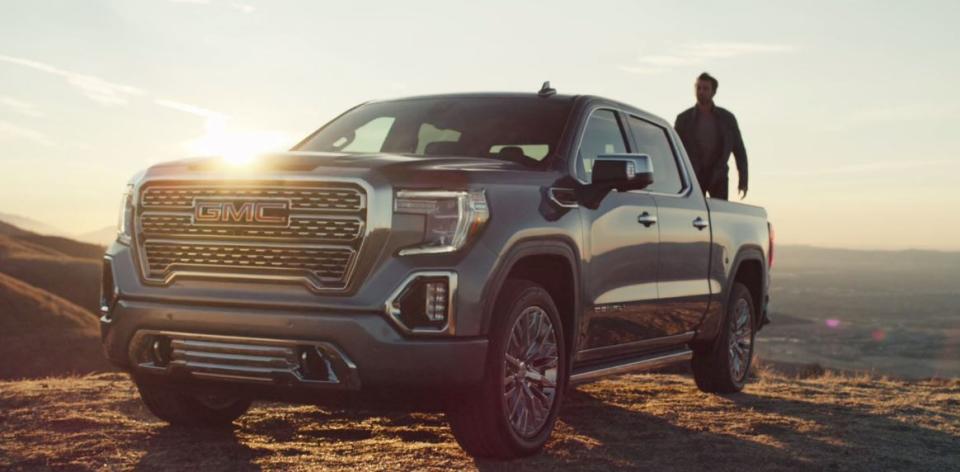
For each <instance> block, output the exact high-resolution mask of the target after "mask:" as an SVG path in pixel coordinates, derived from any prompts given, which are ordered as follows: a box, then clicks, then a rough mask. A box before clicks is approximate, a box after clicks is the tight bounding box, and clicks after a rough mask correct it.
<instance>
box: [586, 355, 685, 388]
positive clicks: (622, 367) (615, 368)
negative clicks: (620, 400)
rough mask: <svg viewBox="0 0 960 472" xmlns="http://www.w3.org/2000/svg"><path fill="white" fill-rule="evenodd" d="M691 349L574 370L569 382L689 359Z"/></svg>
mask: <svg viewBox="0 0 960 472" xmlns="http://www.w3.org/2000/svg"><path fill="white" fill-rule="evenodd" d="M692 357H693V351H691V350H689V349H683V350H681V351H673V352H667V353H659V354H653V355H650V356H647V357H641V358H633V359H627V360H625V361H621V362H618V363H615V364H603V365H600V366H596V367H592V368H590V369H589V370H585V371H582V372H574V373H573V375H571V376H570V383H571V384H574V385H576V384H582V383H587V382H592V381H594V380H599V379H601V378H603V377H609V376H613V375H620V374H628V373H630V372H636V371H639V370H650V369H657V368H660V367H664V366H666V365H670V364H673V363H674V362H682V361H689V360H690V359H691V358H692Z"/></svg>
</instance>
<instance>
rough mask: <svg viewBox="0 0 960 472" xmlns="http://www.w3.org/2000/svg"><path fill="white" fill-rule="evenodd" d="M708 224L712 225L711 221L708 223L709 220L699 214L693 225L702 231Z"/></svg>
mask: <svg viewBox="0 0 960 472" xmlns="http://www.w3.org/2000/svg"><path fill="white" fill-rule="evenodd" d="M707 226H710V223H707V220H705V219H703V218H701V217H699V216H698V217H697V219H695V220H693V227H694V228H697V229H699V230H700V231H703V230H704V229H706V228H707Z"/></svg>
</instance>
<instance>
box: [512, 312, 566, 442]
mask: <svg viewBox="0 0 960 472" xmlns="http://www.w3.org/2000/svg"><path fill="white" fill-rule="evenodd" d="M559 361H560V357H559V354H558V351H557V334H556V329H554V326H553V322H551V321H550V316H549V315H547V312H546V311H544V309H543V308H540V307H538V306H531V307H528V308H526V309H524V310H523V312H522V313H520V316H519V317H517V320H516V322H514V324H513V328H512V329H511V330H510V340H509V341H508V343H507V352H506V356H505V359H504V377H503V398H504V400H505V403H506V411H507V415H508V419H509V421H510V425H511V426H512V427H513V430H514V432H516V433H517V434H518V435H520V436H522V437H525V438H530V437H533V436H535V435H536V434H537V433H538V432H539V431H540V429H541V428H543V426H544V425H545V424H546V423H547V420H548V419H549V417H550V411H551V409H552V408H553V404H554V402H555V401H556V396H557V367H558V365H559Z"/></svg>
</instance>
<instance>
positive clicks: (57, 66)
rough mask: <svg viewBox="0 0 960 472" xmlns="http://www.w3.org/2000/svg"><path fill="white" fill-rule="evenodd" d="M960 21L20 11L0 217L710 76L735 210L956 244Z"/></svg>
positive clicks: (790, 238) (810, 232) (656, 8)
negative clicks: (213, 162) (485, 95)
mask: <svg viewBox="0 0 960 472" xmlns="http://www.w3.org/2000/svg"><path fill="white" fill-rule="evenodd" d="M731 11H743V12H748V13H743V14H737V15H732V14H731V13H730V12H731ZM503 12H509V13H508V14H504V13H503ZM865 13H866V14H865ZM957 13H960V5H957V4H955V3H951V2H929V3H924V4H922V5H905V4H900V3H895V2H883V3H880V4H878V3H863V2H848V3H844V4H834V3H830V2H817V3H815V4H809V5H791V6H790V11H789V12H788V13H784V12H783V11H782V9H780V8H778V7H777V6H774V5H768V4H766V3H765V2H760V1H750V2H737V3H736V5H735V6H734V5H731V4H726V5H723V6H715V5H710V4H699V5H690V4H684V5H663V4H655V3H644V4H639V3H638V4H619V3H606V2H601V3H598V4H595V5H594V7H592V8H591V10H590V11H589V12H587V11H584V10H583V9H582V8H578V5H577V4H575V3H557V4H555V5H551V7H550V8H548V9H544V8H543V7H542V6H536V5H514V4H508V3H503V4H500V3H497V4H496V5H494V4H485V5H483V6H482V7H475V6H464V5H449V4H446V3H430V2H427V3H426V4H424V5H423V6H421V7H420V8H419V9H417V8H412V7H411V6H410V5H408V4H404V5H397V4H383V5H378V6H377V7H376V8H371V9H370V11H366V12H363V13H355V12H353V11H351V10H350V8H349V7H347V6H339V5H337V6H329V5H318V4H314V3H309V2H302V3H300V2H293V1H287V2H265V1H262V0H258V1H254V0H248V1H243V2H227V1H218V0H139V1H134V2H129V1H122V0H102V1H92V2H83V3H80V2H71V1H59V2H51V3H48V4H44V5H34V4H26V3H14V4H11V5H7V6H6V8H5V15H4V19H3V20H0V22H2V23H3V24H4V28H2V29H0V44H3V46H0V145H2V146H3V148H4V151H3V157H2V158H0V159H2V160H0V202H2V203H0V213H9V214H14V215H19V216H23V217H28V218H31V219H33V220H37V221H40V222H44V223H46V224H50V225H51V226H54V227H59V228H64V229H65V230H67V231H68V234H69V235H71V236H73V235H78V234H83V233H88V232H92V231H97V230H101V229H103V228H104V227H107V226H109V225H112V224H114V220H115V219H116V214H117V211H118V205H119V200H120V194H121V192H122V190H123V186H124V184H125V183H126V181H127V179H128V178H129V177H130V176H131V175H133V174H134V173H135V172H137V171H138V170H140V169H142V168H145V167H147V166H149V165H152V164H156V163H159V162H163V161H168V160H173V159H180V158H184V157H188V156H190V155H197V154H219V153H237V152H240V153H246V152H252V151H255V150H262V151H268V150H273V149H282V148H286V147H288V146H289V145H292V144H294V143H296V142H297V141H299V139H300V138H301V137H303V136H305V135H307V134H308V133H309V132H311V131H313V130H314V129H316V128H318V127H319V126H321V125H323V124H324V123H326V122H327V121H328V120H329V119H331V118H333V117H335V116H337V115H338V114H339V113H341V112H342V111H344V110H346V109H347V108H349V107H351V106H353V105H355V104H357V103H360V102H363V101H366V100H370V99H378V98H391V97H397V96H410V95H421V94H432V93H448V92H470V91H485V90H489V91H527V92H535V91H536V90H537V89H538V88H539V86H540V84H541V83H542V82H543V81H545V80H550V81H551V84H552V85H553V86H554V87H555V88H557V89H558V91H559V92H560V93H562V94H596V95H602V96H606V97H608V98H612V99H615V100H619V101H623V102H626V103H630V104H632V105H635V106H637V107H639V108H642V109H644V110H647V111H650V112H651V113H654V114H656V115H659V116H661V117H662V118H664V119H666V120H667V121H669V122H671V123H672V122H673V120H674V117H675V116H676V114H677V113H679V112H680V111H682V110H683V109H686V108H688V107H690V106H691V105H692V104H693V103H694V98H693V82H694V79H695V77H696V76H697V75H698V74H699V73H700V72H702V71H709V72H710V73H711V74H712V75H714V76H716V77H717V78H718V79H719V81H720V87H719V89H718V95H717V97H716V102H717V104H718V105H719V106H722V107H725V108H728V109H729V110H731V111H732V112H733V113H735V114H736V116H737V119H738V121H739V123H740V127H741V130H742V131H743V135H744V140H745V142H746V147H747V153H748V156H749V158H750V159H749V160H750V183H751V189H750V193H749V195H748V197H747V199H746V200H745V201H744V203H748V204H753V205H759V206H763V207H765V208H766V209H767V212H768V214H769V218H770V220H771V221H772V222H773V224H774V227H775V228H776V231H777V237H778V243H779V244H781V245H790V246H812V247H819V248H829V249H856V250H935V251H949V252H955V251H958V250H960V237H958V236H960V221H957V220H956V219H953V218H949V217H948V215H943V214H942V213H943V210H944V209H947V208H950V207H951V206H952V205H951V203H960V198H958V197H949V195H953V193H952V192H953V188H954V187H955V183H954V182H953V179H951V178H950V177H951V176H953V175H958V171H960V159H958V157H960V156H958V151H960V135H957V133H956V132H955V131H954V129H955V128H956V126H957V125H960V100H957V98H960V95H958V93H957V92H956V90H955V87H953V86H952V83H951V82H950V81H949V80H948V79H949V78H950V77H952V76H954V75H956V73H957V72H960V58H958V56H957V55H956V54H955V49H956V46H957V41H956V39H955V38H953V37H952V29H951V26H952V20H953V19H955V18H957V17H958V15H957ZM449 17H456V18H466V17H469V18H472V19H473V20H474V21H473V22H468V23H463V24H452V23H450V22H445V21H443V20H444V19H445V18H449ZM531 21H533V22H532V23H531ZM538 21H540V22H542V23H547V24H549V26H550V27H549V28H544V27H541V24H540V23H538ZM422 24H429V25H431V28H429V31H428V29H426V28H419V27H418V26H419V25H422ZM164 25H177V27H176V28H168V27H165V26H164ZM677 25H683V28H677V27H676V26H677ZM357 31H360V32H362V33H363V34H360V35H357V34H356V32H357ZM569 31H577V32H578V34H577V35H570V34H569ZM437 38H444V40H443V41H438V40H437ZM255 148H256V149H255ZM731 161H732V159H731ZM730 166H731V167H732V168H733V169H731V173H730V177H731V188H735V187H736V171H735V170H734V169H735V165H734V164H733V162H731V163H730ZM733 201H739V200H737V199H735V198H734V199H733Z"/></svg>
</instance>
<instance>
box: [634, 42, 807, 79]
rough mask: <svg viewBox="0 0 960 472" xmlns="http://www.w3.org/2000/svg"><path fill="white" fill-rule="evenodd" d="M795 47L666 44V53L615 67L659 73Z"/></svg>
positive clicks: (763, 44) (762, 44)
mask: <svg viewBox="0 0 960 472" xmlns="http://www.w3.org/2000/svg"><path fill="white" fill-rule="evenodd" d="M793 50H795V48H794V47H793V46H789V45H785V44H766V43H747V42H705V43H689V44H684V45H680V46H676V47H673V48H668V49H667V50H666V52H665V53H658V54H641V55H640V56H639V57H637V61H636V63H635V64H623V65H620V66H618V67H617V68H618V69H620V70H622V71H624V72H629V73H632V74H641V75H644V74H658V73H661V72H666V71H668V70H670V69H676V68H678V67H688V66H695V65H699V64H704V63H706V62H709V61H711V60H716V59H730V58H734V57H740V56H746V55H753V54H770V53H784V52H791V51H793Z"/></svg>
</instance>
